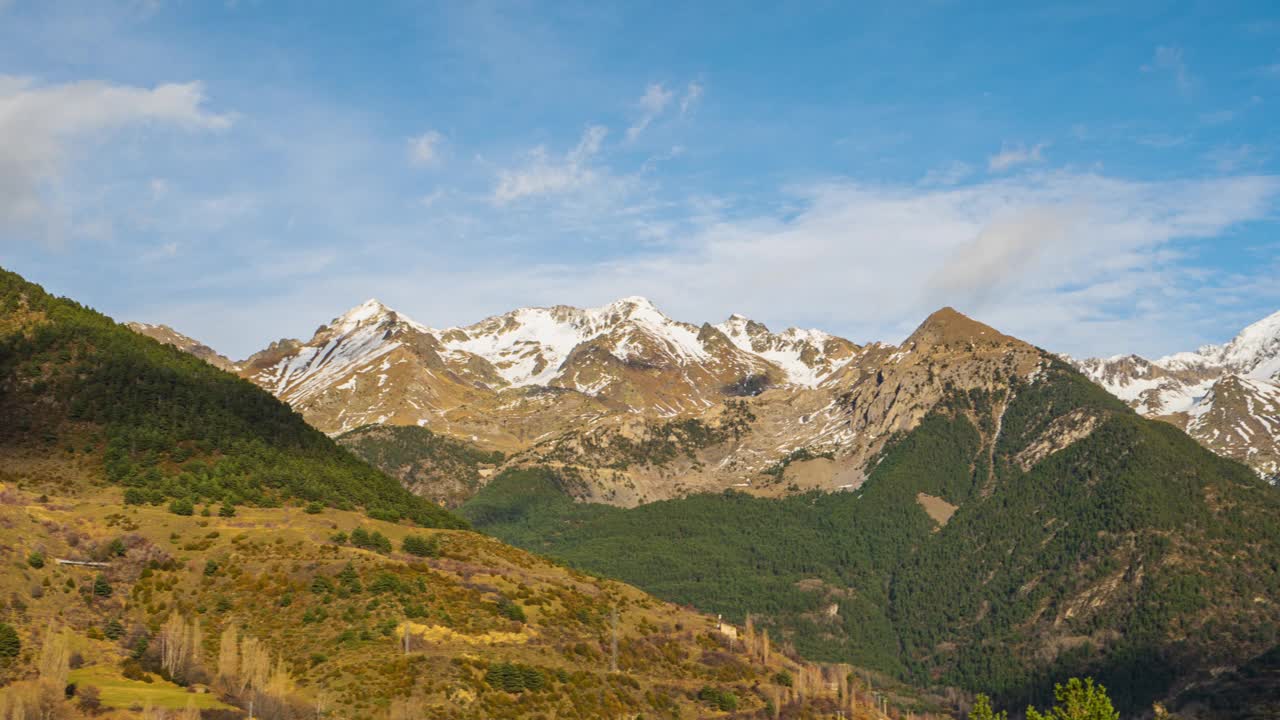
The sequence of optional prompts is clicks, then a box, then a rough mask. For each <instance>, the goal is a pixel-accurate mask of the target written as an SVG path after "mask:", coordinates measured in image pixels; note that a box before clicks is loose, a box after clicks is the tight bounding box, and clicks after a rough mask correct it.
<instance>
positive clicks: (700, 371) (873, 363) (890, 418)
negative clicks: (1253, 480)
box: [131, 297, 1280, 506]
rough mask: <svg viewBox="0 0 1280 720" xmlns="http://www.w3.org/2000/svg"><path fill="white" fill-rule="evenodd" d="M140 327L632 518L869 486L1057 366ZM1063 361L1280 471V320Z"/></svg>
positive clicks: (745, 331) (517, 327)
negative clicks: (240, 336)
mask: <svg viewBox="0 0 1280 720" xmlns="http://www.w3.org/2000/svg"><path fill="white" fill-rule="evenodd" d="M131 327H132V328H133V329H134V330H135V331H137V332H141V333H143V334H146V335H148V336H150V337H153V338H155V339H157V340H160V341H161V342H166V343H169V344H174V345H176V346H178V347H180V348H184V349H187V350H188V351H189V352H192V353H194V354H197V355H198V356H200V357H204V358H206V359H208V360H209V361H210V362H213V363H214V364H217V365H218V366H219V367H223V368H224V369H230V370H232V371H234V372H238V373H239V374H240V375H241V376H242V377H245V378H247V379H249V380H251V381H253V382H255V383H256V384H258V385H260V386H261V387H263V388H265V389H267V390H269V391H270V392H272V393H273V394H275V395H276V396H277V397H280V398H281V399H283V400H285V401H286V402H288V403H289V404H290V405H291V406H293V407H294V408H295V409H296V410H298V411H299V412H301V413H302V414H303V415H304V417H306V418H307V420H308V422H310V423H311V424H312V425H314V426H315V427H317V428H320V429H321V430H323V431H325V432H327V433H330V434H331V435H334V436H341V435H342V434H343V433H347V432H351V431H353V430H356V429H358V428H362V427H365V426H369V425H389V426H416V427H423V428H427V429H429V430H431V431H432V432H434V433H436V434H439V435H443V436H446V437H451V438H454V439H457V440H460V441H464V442H467V443H471V444H474V445H475V446H477V448H478V449H481V450H483V451H498V452H502V453H504V454H505V456H506V457H507V458H508V459H509V462H511V463H514V464H528V463H538V464H546V463H554V464H559V465H566V466H571V467H574V468H575V469H576V470H577V471H578V472H580V473H581V474H583V475H584V476H585V477H586V480H587V481H586V482H584V483H582V484H581V485H580V486H579V491H580V492H581V493H582V496H583V497H584V498H586V499H592V500H599V501H604V502H609V503H612V504H618V505H623V506H630V505H635V504H639V503H643V502H651V501H654V500H660V499H664V498H670V497H679V496H681V495H684V494H687V493H690V492H698V491H708V490H719V489H723V488H726V487H735V488H747V489H750V490H751V491H752V492H755V493H757V494H765V495H779V494H785V493H787V492H796V491H803V490H810V489H820V490H828V491H830V490H836V489H842V488H843V489H849V488H853V487H856V486H857V485H858V484H859V483H860V482H861V481H862V479H863V478H864V476H865V470H866V466H867V463H868V461H869V460H870V459H871V458H873V457H875V455H876V454H877V453H878V452H879V451H880V450H881V449H882V447H883V444H884V441H885V440H886V439H887V438H888V437H890V436H891V435H892V434H893V433H895V432H899V431H903V430H907V429H910V428H911V427H912V426H913V425H914V424H915V423H916V422H918V421H919V420H920V418H921V417H923V415H924V413H925V412H926V411H927V410H928V409H929V408H931V407H932V406H933V405H934V404H935V403H936V402H937V400H938V399H939V398H940V397H941V396H942V393H943V392H944V390H945V389H947V388H959V389H965V390H967V389H975V388H986V389H989V388H990V387H991V377H992V372H993V370H994V369H995V367H996V366H997V365H1002V364H1010V363H1011V364H1013V365H1015V366H1017V367H1018V368H1020V371H1021V372H1024V373H1033V372H1035V371H1036V368H1037V367H1038V366H1039V365H1040V364H1041V363H1042V361H1041V360H1040V359H1039V357H1040V354H1039V351H1038V349H1036V348H1033V347H1032V346H1030V345H1028V344H1026V343H1023V342H1021V341H1018V340H1016V339H1014V338H1012V337H1008V336H1006V335H1003V334H1001V333H999V332H997V331H995V330H992V329H990V328H987V327H986V326H981V325H980V324H978V323H975V322H974V321H972V320H970V319H969V318H967V317H965V316H963V315H961V314H960V313H957V312H955V311H954V310H951V309H950V308H945V309H943V310H941V311H939V312H937V313H935V314H934V315H933V316H931V317H930V318H928V319H927V320H926V321H925V322H924V323H923V324H922V325H921V327H920V329H919V330H917V332H916V333H914V334H913V335H911V336H910V337H909V338H907V339H906V340H905V341H904V342H903V343H902V344H901V345H896V346H895V345H891V344H885V343H877V342H872V343H867V344H862V345H860V344H857V343H854V342H852V341H849V340H846V339H844V338H841V337H838V336H835V335H831V334H828V333H825V332H822V331H820V330H802V329H797V328H791V329H787V330H785V331H782V332H778V333H774V332H772V331H770V330H769V328H768V327H766V326H765V325H763V324H761V323H758V322H755V321H753V320H750V319H748V318H745V317H743V316H741V315H732V316H730V317H729V318H728V319H726V320H725V321H724V322H720V323H716V324H711V323H703V324H701V325H694V324H690V323H683V322H679V321H675V320H672V319H671V318H669V317H667V316H666V315H664V314H663V313H661V312H660V311H659V310H658V309H657V308H656V307H655V306H654V305H653V303H651V302H649V301H648V300H646V299H644V298H639V297H628V298H623V299H621V300H618V301H616V302H613V303H610V304H608V305H605V306H603V307H599V308H590V309H579V308H573V307H569V306H555V307H551V308H521V309H518V310H514V311H512V312H509V313H506V314H504V315H498V316H494V317H490V318H487V319H485V320H482V321H480V322H478V323H475V324H473V325H469V326H465V327H454V328H447V329H433V328H430V327H428V326H426V325H423V324H421V323H419V322H416V321H415V320H413V319H411V318H409V317H407V316H405V315H403V314H402V313H399V312H396V311H395V310H392V309H390V308H388V307H386V306H385V305H383V304H382V303H380V302H378V301H376V300H369V301H367V302H365V303H363V304H361V305H359V306H357V307H355V308H353V309H351V310H350V311H348V312H347V313H345V314H343V315H341V316H338V317H336V318H334V319H333V320H332V321H330V322H329V323H327V324H326V325H323V326H321V327H320V328H319V329H318V330H317V331H316V332H315V334H314V335H313V336H312V337H311V338H310V339H309V340H306V341H303V340H296V339H283V340H280V341H278V342H274V343H272V344H271V345H270V346H269V347H268V348H267V349H265V350H263V351H261V352H258V353H255V354H254V355H252V356H251V357H249V358H248V359H246V360H243V361H240V362H232V361H230V360H227V359H226V358H223V357H222V356H221V355H218V354H217V353H216V352H214V351H213V350H211V349H209V348H207V347H206V346H204V345H203V344H202V343H199V342H197V341H195V340H192V339H190V338H187V337H185V336H183V335H181V334H180V333H177V332H176V331H174V330H172V329H171V328H168V327H165V326H156V325H141V324H133V325H131ZM1064 358H1065V359H1066V360H1068V361H1069V362H1071V363H1072V364H1073V365H1075V366H1076V367H1077V368H1078V369H1079V370H1080V371H1081V372H1083V373H1084V374H1085V375H1086V376H1087V377H1089V378H1090V379H1092V380H1094V381H1095V382H1097V383H1099V384H1100V385H1102V386H1103V387H1104V388H1106V389H1107V390H1108V392H1111V393H1112V394H1113V395H1115V396H1116V397H1118V398H1120V399H1121V400H1123V401H1125V402H1126V403H1127V404H1129V405H1130V407H1133V408H1134V409H1135V410H1136V411H1138V412H1139V413H1141V414H1143V415H1145V416H1147V417H1151V418H1154V419H1159V420H1162V421H1166V422H1170V423H1172V424H1174V425H1176V426H1177V427H1180V428H1182V429H1183V430H1185V431H1186V432H1187V433H1188V434H1190V435H1191V436H1192V437H1194V438H1195V439H1196V440H1197V441H1199V442H1200V443H1201V444H1203V445H1205V446H1206V447H1208V448H1209V449H1211V450H1213V451H1214V452H1217V453H1219V454H1221V455H1223V456H1225V457H1230V458H1233V459H1236V460H1239V461H1241V462H1244V463H1245V464H1247V465H1249V466H1250V467H1252V468H1254V470H1255V471H1256V472H1258V473H1259V474H1260V475H1262V476H1263V477H1272V476H1274V475H1275V474H1276V473H1277V472H1278V471H1280V313H1277V314H1276V315H1273V316H1271V317H1269V318H1267V319H1264V320H1262V321H1260V322H1258V323H1255V324H1254V325H1251V326H1249V327H1248V328H1246V329H1245V330H1244V331H1242V332H1241V333H1240V334H1239V336H1237V337H1236V338H1235V339H1233V340H1232V341H1231V342H1229V343H1227V344H1225V345H1222V346H1206V347H1204V348H1201V349H1200V350H1199V351H1197V352H1194V353H1179V354H1176V355H1172V356H1169V357H1165V358H1161V359H1159V360H1155V361H1149V360H1146V359H1144V358H1141V357H1138V356H1135V355H1129V356H1121V357H1114V358H1110V359H1105V360H1104V359H1086V360H1076V359H1073V358H1070V357H1066V356H1064ZM970 360H974V361H976V362H969V361H970ZM748 399H749V400H750V402H749V403H747V402H745V401H746V400H748ZM748 416H749V418H748ZM748 426H749V428H750V430H751V431H750V432H743V430H744V429H746V428H747V427H748ZM721 436H724V438H729V439H731V441H730V442H723V441H721V439H722V438H721ZM477 486H478V485H477ZM455 489H456V488H455ZM427 492H428V494H429V495H430V491H429V490H428V491H427ZM434 497H435V499H437V500H441V501H446V502H450V503H454V504H456V503H457V502H459V501H460V500H461V499H462V496H461V495H458V494H457V493H456V492H455V493H453V494H452V495H451V496H450V497H447V498H446V497H445V496H444V495H436V496H434Z"/></svg>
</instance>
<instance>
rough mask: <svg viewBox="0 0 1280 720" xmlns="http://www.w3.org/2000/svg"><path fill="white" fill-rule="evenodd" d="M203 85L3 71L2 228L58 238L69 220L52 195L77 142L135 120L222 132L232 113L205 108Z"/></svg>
mask: <svg viewBox="0 0 1280 720" xmlns="http://www.w3.org/2000/svg"><path fill="white" fill-rule="evenodd" d="M204 105H205V96H204V91H203V88H202V86H201V84H200V83H197V82H193V83H185V84H166V85H158V86H156V87H154V88H143V87H133V86H128V85H115V84H111V83H103V82H92V81H86V82H74V83H66V84H61V85H40V84H38V83H36V82H35V81H34V80H33V79H31V78H25V77H14V76H5V75H0V230H6V231H8V232H4V233H3V234H4V235H5V236H10V237H14V236H18V237H27V238H34V239H42V240H56V239H57V237H58V236H59V235H60V234H61V233H62V232H63V231H64V230H65V228H66V227H67V226H68V225H69V223H70V222H71V220H70V219H69V218H67V217H66V216H65V213H66V211H65V209H64V208H62V207H60V206H58V205H57V204H56V200H55V197H56V195H57V190H58V187H59V184H60V182H61V179H62V176H63V173H64V171H65V169H66V167H67V164H68V162H69V160H70V156H71V155H73V154H74V152H75V150H76V149H79V148H81V147H83V144H82V143H81V142H79V141H84V140H88V141H98V142H100V141H102V140H103V139H104V137H105V135H104V133H107V132H109V131H113V130H118V129H120V128H123V127H127V126H134V125H139V126H143V125H172V126H177V127H181V128H188V129H192V130H224V129H226V128H228V127H230V126H231V124H232V123H233V122H234V120H235V116H234V115H232V114H216V113H211V112H209V111H207V110H206V109H205V108H204Z"/></svg>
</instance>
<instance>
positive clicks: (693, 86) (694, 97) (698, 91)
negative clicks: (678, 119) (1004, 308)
mask: <svg viewBox="0 0 1280 720" xmlns="http://www.w3.org/2000/svg"><path fill="white" fill-rule="evenodd" d="M703 89H704V88H703V87H702V83H700V82H697V81H694V82H691V83H689V86H688V87H686V88H685V90H684V96H683V97H681V98H680V114H681V115H685V114H687V113H688V112H689V111H690V110H692V109H693V107H694V106H695V105H697V104H698V102H699V101H700V100H702V93H703Z"/></svg>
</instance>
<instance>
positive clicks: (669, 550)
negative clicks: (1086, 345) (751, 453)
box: [462, 361, 1280, 709]
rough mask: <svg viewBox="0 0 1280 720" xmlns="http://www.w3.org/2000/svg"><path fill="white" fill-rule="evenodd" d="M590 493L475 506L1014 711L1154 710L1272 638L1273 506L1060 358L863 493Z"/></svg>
mask: <svg viewBox="0 0 1280 720" xmlns="http://www.w3.org/2000/svg"><path fill="white" fill-rule="evenodd" d="M574 481H575V480H574V478H572V477H564V476H561V475H557V473H556V472H554V471H552V470H547V469H526V470H519V471H508V472H506V473H504V474H503V475H502V476H500V477H498V478H496V479H495V480H494V481H493V482H492V483H491V484H490V485H489V486H487V487H486V488H485V489H484V490H483V491H482V492H481V493H480V494H479V495H478V496H477V497H476V498H474V499H473V500H471V501H470V502H468V503H467V504H466V505H465V506H464V507H463V508H462V512H463V514H464V515H465V516H467V517H468V518H469V519H470V520H471V521H472V522H473V523H474V524H475V525H476V526H477V527H479V528H482V529H484V530H486V531H488V532H492V533H494V534H496V535H498V536H499V537H501V538H503V539H505V540H508V541H509V542H512V543H515V544H517V545H520V546H522V547H527V548H530V549H534V550H536V551H539V552H545V553H548V554H551V555H553V556H556V557H560V558H563V559H565V560H566V561H568V562H570V563H572V564H574V565H576V566H579V567H584V568H589V569H591V570H593V571H596V572H600V573H604V574H608V575H613V576H616V577H619V578H622V579H625V580H627V581H628V582H632V583H635V584H637V585H639V586H641V587H644V588H646V589H648V590H650V591H652V592H654V593H655V594H658V595H659V596H661V597H665V598H668V599H671V600H676V601H679V602H687V603H691V604H693V605H695V606H697V607H699V608H702V609H706V610H710V611H715V612H725V613H727V614H729V615H730V616H732V617H742V616H744V614H745V613H747V612H751V613H753V614H755V615H757V621H758V622H767V623H770V626H771V627H773V628H774V629H775V632H776V633H777V634H780V635H782V636H783V637H785V638H787V639H788V640H789V641H790V642H793V643H794V644H795V645H796V647H797V648H798V649H799V650H801V651H802V652H806V653H810V654H812V656H813V657H818V658H823V659H844V660H851V661H855V662H859V663H864V664H867V665H871V666H874V667H878V668H880V669H883V670H885V671H887V672H891V673H896V674H898V675H900V676H902V677H906V678H911V679H912V680H914V681H915V682H918V683H922V684H929V683H937V682H941V683H946V684H955V685H959V686H962V687H966V688H969V689H971V690H975V691H987V692H992V693H994V694H995V695H996V696H997V697H998V699H999V700H1000V701H1001V702H1002V703H1003V704H1009V705H1012V706H1018V705H1019V703H1022V702H1026V701H1032V700H1034V701H1038V702H1043V701H1046V700H1050V699H1052V698H1051V695H1050V694H1049V693H1050V691H1051V689H1052V681H1053V679H1055V678H1059V679H1060V678H1062V677H1065V676H1068V675H1073V674H1094V675H1097V676H1098V677H1099V679H1100V680H1101V681H1102V682H1103V683H1104V684H1106V685H1107V687H1108V688H1110V689H1111V691H1112V693H1113V697H1115V698H1116V699H1117V702H1118V704H1119V705H1120V706H1121V707H1124V708H1128V709H1134V708H1139V707H1146V706H1149V703H1150V702H1151V701H1152V700H1155V699H1158V698H1161V697H1163V696H1165V695H1167V694H1169V693H1170V692H1171V691H1173V690H1176V688H1177V684H1178V682H1179V681H1181V680H1183V679H1187V678H1191V677H1195V676H1196V675H1197V673H1198V672H1200V671H1203V670H1205V669H1208V668H1210V667H1215V666H1230V665H1232V664H1235V663H1240V662H1243V661H1245V660H1247V659H1248V658H1250V657H1252V656H1253V655H1255V654H1257V653H1258V652H1261V651H1262V650H1264V649H1266V648H1267V647H1270V646H1271V645H1272V644H1274V643H1275V642H1276V638H1275V633H1276V627H1277V624H1278V623H1280V607H1278V606H1277V604H1276V603H1275V602H1274V601H1273V600H1272V598H1275V597H1278V596H1280V525H1278V524H1277V523H1276V520H1275V519H1276V518H1277V517H1280V493H1277V492H1276V490H1275V488H1273V487H1270V486H1268V485H1266V484H1265V483H1263V482H1261V481H1259V480H1258V479H1257V478H1256V476H1255V475H1254V474H1253V473H1251V472H1250V471H1249V470H1248V469H1247V468H1245V467H1243V466H1241V465H1238V464H1236V463H1234V462H1231V461H1227V460H1223V459H1221V458H1219V457H1217V456H1214V455H1213V454H1211V453H1209V452H1208V451H1206V450H1204V449H1203V448H1201V447H1200V446H1198V445H1197V444H1196V443H1195V442H1194V441H1192V440H1190V439H1189V438H1187V437H1186V436H1185V435H1184V434H1182V433H1181V432H1180V431H1178V430H1177V429H1175V428H1172V427H1170V426H1168V425H1165V424H1161V423H1156V422H1154V421H1148V420H1145V419H1143V418H1141V417H1138V416H1137V415H1135V414H1134V413H1133V412H1131V411H1130V410H1128V409H1127V408H1126V407H1124V406H1123V405H1122V404H1121V403H1120V402H1119V401H1117V400H1116V399H1114V398H1113V397H1111V396H1110V395H1108V394H1107V393H1105V392H1104V391H1103V390H1102V389H1101V388H1098V387H1097V386H1095V385H1093V384H1092V383H1090V382H1088V381H1087V380H1086V379H1084V378H1083V377H1082V376H1080V375H1079V374H1078V373H1076V372H1075V371H1074V370H1072V369H1071V368H1069V367H1067V366H1066V365H1064V364H1062V363H1061V362H1057V361H1053V362H1051V363H1050V364H1048V365H1047V366H1046V368H1045V369H1043V370H1042V371H1041V372H1040V373H1039V374H1038V375H1037V376H1035V377H1034V379H1032V380H1030V381H1026V380H1022V379H1019V378H1018V377H1016V376H1015V377H1011V378H1010V380H1009V392H1008V395H1007V396H1001V395H997V394H995V393H988V392H983V391H972V392H969V393H952V394H951V395H950V396H949V397H948V398H947V400H946V401H945V402H944V403H942V404H941V405H939V406H938V407H937V408H936V409H935V410H934V412H932V413H931V414H930V415H929V416H928V417H926V418H925V420H924V421H923V422H922V423H921V424H920V425H919V426H918V427H917V428H916V429H914V430H912V431H911V432H908V433H905V434H903V435H901V436H899V437H898V438H897V439H895V440H894V441H893V442H892V443H891V444H890V445H889V447H888V449H887V451H886V452H885V453H884V454H883V455H882V456H881V457H880V458H879V459H878V461H877V462H876V464H875V467H874V469H873V470H872V472H871V474H870V476H869V478H868V480H867V481H866V483H865V484H863V485H862V486H861V487H860V488H859V489H858V490H857V491H856V492H845V493H834V494H809V495H801V496H796V497H790V498H785V499H781V500H771V499H761V498H753V497H750V496H747V495H744V494H740V493H735V492H726V493H724V494H719V495H695V496H691V497H688V498H684V499H679V500H671V501H665V502H657V503H652V504H648V505H643V506H640V507H637V508H634V509H629V510H624V509H619V508H614V507H606V506H601V505H589V504H574V503H572V502H571V501H570V500H569V498H568V493H566V492H564V488H565V487H566V486H568V485H571V483H573V482H574ZM951 513H953V514H951Z"/></svg>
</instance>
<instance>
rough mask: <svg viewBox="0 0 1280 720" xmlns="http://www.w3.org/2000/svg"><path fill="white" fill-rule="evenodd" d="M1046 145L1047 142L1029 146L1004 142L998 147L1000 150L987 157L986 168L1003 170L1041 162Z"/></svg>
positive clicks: (996, 170)
mask: <svg viewBox="0 0 1280 720" xmlns="http://www.w3.org/2000/svg"><path fill="white" fill-rule="evenodd" d="M1047 147H1049V144H1048V143H1038V144H1036V145H1032V146H1031V147H1026V146H1025V145H1022V144H1018V145H1010V144H1008V143H1006V144H1005V145H1004V146H1002V147H1001V148H1000V152H998V153H996V154H995V155H992V156H991V157H989V158H987V170H989V171H991V172H1004V171H1006V170H1009V169H1010V168H1013V167H1017V166H1018V165H1027V164H1030V163H1038V162H1042V161H1043V160H1044V150H1045V148H1047Z"/></svg>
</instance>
